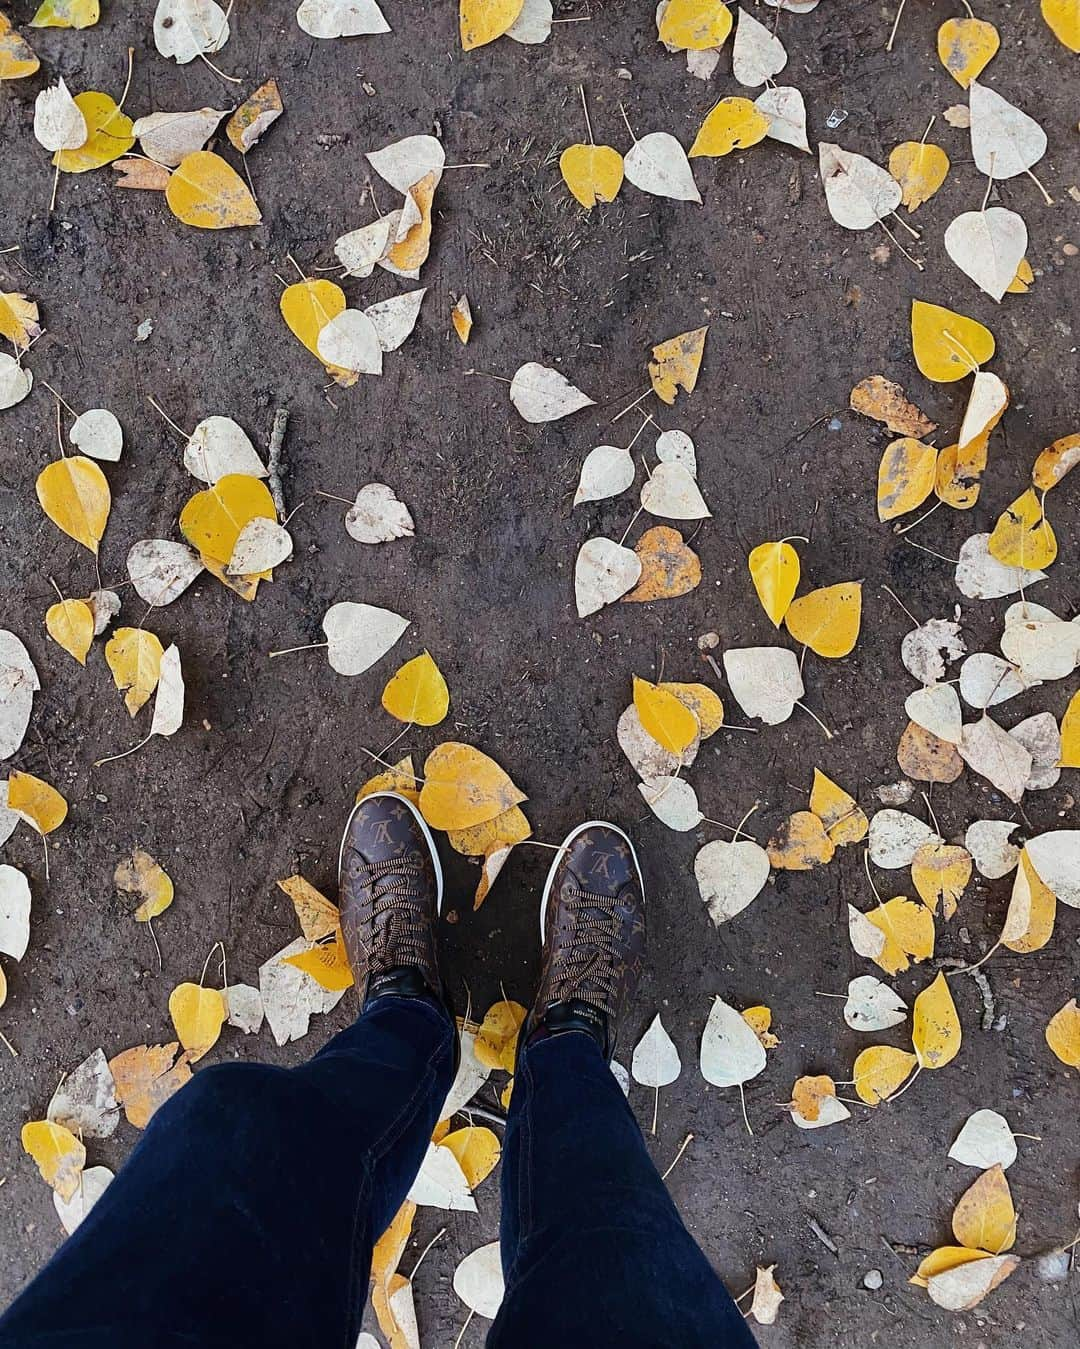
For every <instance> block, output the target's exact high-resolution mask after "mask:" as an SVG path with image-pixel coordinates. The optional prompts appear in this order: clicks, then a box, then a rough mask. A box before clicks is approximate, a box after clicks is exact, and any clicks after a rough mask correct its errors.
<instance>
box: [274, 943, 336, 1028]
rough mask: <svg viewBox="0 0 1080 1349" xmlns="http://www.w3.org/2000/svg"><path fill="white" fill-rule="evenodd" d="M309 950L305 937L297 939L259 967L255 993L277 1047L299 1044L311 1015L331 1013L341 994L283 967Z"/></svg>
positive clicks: (289, 968)
mask: <svg viewBox="0 0 1080 1349" xmlns="http://www.w3.org/2000/svg"><path fill="white" fill-rule="evenodd" d="M308 949H309V943H308V940H307V938H306V937H303V936H300V937H297V938H296V940H295V941H291V942H290V943H289V944H288V946H283V947H282V948H281V950H280V951H278V952H277V954H276V955H272V956H271V957H270V959H269V960H267V961H265V962H264V963H263V964H262V965H261V966H260V967H259V993H260V994H261V995H262V1003H263V1011H264V1012H265V1013H266V1021H267V1024H268V1025H269V1027H270V1031H271V1034H272V1035H273V1037H274V1039H275V1040H276V1041H277V1043H278V1044H279V1045H286V1044H288V1043H289V1041H290V1040H299V1039H301V1038H302V1037H303V1036H305V1035H306V1034H307V1033H308V1028H309V1025H310V1022H311V1018H312V1016H313V1015H315V1014H316V1013H319V1012H331V1011H333V1009H334V1008H335V1007H336V1006H337V1005H338V1003H339V1002H340V1001H341V999H342V998H343V997H344V996H345V990H344V989H343V988H341V989H329V988H323V987H322V985H321V984H319V983H317V982H316V981H315V980H314V979H313V978H312V977H311V975H310V974H306V973H305V972H304V971H303V970H300V969H297V967H296V966H295V965H287V964H285V961H286V960H287V958H288V957H289V956H298V955H301V954H302V953H304V952H306V951H307V950H308Z"/></svg>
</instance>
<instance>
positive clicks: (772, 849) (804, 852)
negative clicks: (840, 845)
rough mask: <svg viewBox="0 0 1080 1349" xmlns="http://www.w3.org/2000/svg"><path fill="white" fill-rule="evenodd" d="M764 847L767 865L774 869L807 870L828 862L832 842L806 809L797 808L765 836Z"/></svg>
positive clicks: (818, 822) (831, 853)
mask: <svg viewBox="0 0 1080 1349" xmlns="http://www.w3.org/2000/svg"><path fill="white" fill-rule="evenodd" d="M766 851H767V852H768V854H769V863H770V865H772V866H774V867H776V869H777V870H778V871H810V870H811V868H813V867H816V866H820V865H822V864H824V863H826V862H831V861H832V858H833V854H834V853H835V852H836V845H835V844H834V843H833V841H832V839H831V838H830V837H829V836H828V834H827V833H826V832H825V826H824V825H823V824H822V822H821V821H820V820H819V819H818V817H817V816H816V815H814V814H812V813H811V812H810V811H809V810H797V811H796V812H795V814H794V815H789V816H788V818H787V819H786V820H785V821H784V823H783V824H782V825H781V826H780V828H779V829H778V830H777V832H776V837H775V838H771V839H770V840H769V845H768V848H767V849H766Z"/></svg>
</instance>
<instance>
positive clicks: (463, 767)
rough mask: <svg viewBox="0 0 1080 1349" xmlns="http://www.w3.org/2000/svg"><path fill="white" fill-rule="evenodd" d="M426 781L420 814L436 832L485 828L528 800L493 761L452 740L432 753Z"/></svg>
mask: <svg viewBox="0 0 1080 1349" xmlns="http://www.w3.org/2000/svg"><path fill="white" fill-rule="evenodd" d="M423 777H424V786H423V788H422V789H421V792H420V810H421V812H422V813H423V816H424V819H425V820H426V821H427V822H428V824H429V825H431V826H432V828H434V829H467V828H469V827H470V826H472V825H476V824H483V823H484V821H485V820H492V819H494V818H495V816H496V815H501V814H502V813H503V811H506V810H509V809H510V807H511V806H516V805H520V803H521V802H522V801H524V800H526V799H527V798H526V796H525V793H524V792H522V791H520V790H519V789H518V788H517V787H515V786H514V784H513V782H512V781H511V780H510V778H509V776H508V775H507V774H506V773H505V772H504V771H503V769H501V768H500V767H499V765H498V764H497V763H496V762H495V760H494V759H490V758H488V756H487V755H486V754H483V753H481V752H480V750H478V749H475V748H474V747H473V746H472V745H464V744H461V743H459V742H457V741H453V740H451V741H447V742H446V743H445V744H442V745H437V746H436V747H435V749H433V750H432V752H431V753H430V754H429V755H428V757H427V760H426V761H425V763H424V774H423Z"/></svg>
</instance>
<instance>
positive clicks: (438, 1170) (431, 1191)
mask: <svg viewBox="0 0 1080 1349" xmlns="http://www.w3.org/2000/svg"><path fill="white" fill-rule="evenodd" d="M405 1197H406V1198H407V1199H410V1200H412V1202H413V1203H414V1204H418V1205H420V1207H421V1208H441V1209H448V1210H450V1211H451V1212H457V1213H475V1212H476V1200H475V1199H474V1198H473V1197H472V1191H471V1190H470V1189H469V1182H468V1180H467V1179H466V1176H465V1172H464V1171H462V1169H461V1164H460V1163H459V1162H458V1159H457V1158H456V1157H455V1156H454V1154H453V1153H452V1152H451V1151H450V1149H449V1148H444V1147H440V1145H439V1144H438V1143H429V1144H428V1148H427V1152H426V1153H425V1154H424V1160H423V1161H422V1162H421V1163H420V1170H419V1171H418V1172H417V1176H416V1179H415V1180H414V1181H413V1183H412V1188H411V1189H410V1190H409V1193H408V1194H407V1195H406V1196H405Z"/></svg>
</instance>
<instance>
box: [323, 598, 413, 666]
mask: <svg viewBox="0 0 1080 1349" xmlns="http://www.w3.org/2000/svg"><path fill="white" fill-rule="evenodd" d="M408 626H409V620H408V619H407V618H402V617H401V615H400V614H395V613H394V612H393V611H392V610H390V609H379V608H378V607H376V606H375V605H374V604H355V603H353V602H352V601H351V600H343V601H341V602H340V603H339V604H332V605H331V606H330V608H329V609H327V611H326V617H325V618H324V619H323V632H325V633H326V637H327V641H328V642H329V649H328V651H327V659H328V660H329V661H330V665H331V667H332V668H333V669H334V670H336V671H337V672H338V674H342V675H358V674H363V673H364V671H365V670H368V669H370V668H371V666H373V665H374V664H375V662H376V661H377V660H380V659H381V658H382V657H383V656H385V655H386V653H387V652H388V651H389V650H390V648H391V647H392V646H393V645H394V643H395V642H396V641H397V640H398V638H399V637H400V636H401V635H402V633H403V632H404V631H405V629H406V628H407V627H408Z"/></svg>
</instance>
